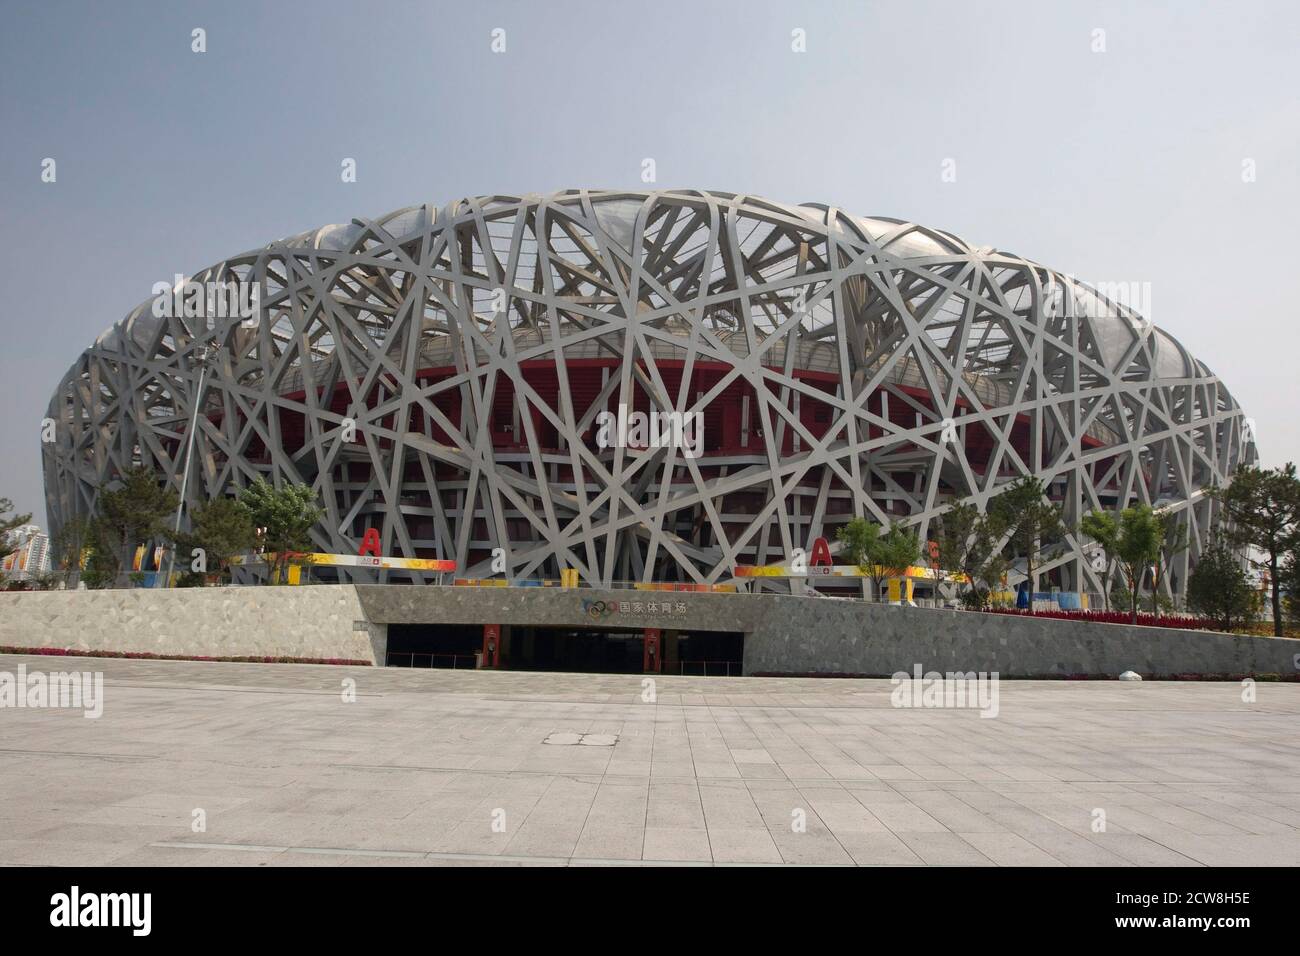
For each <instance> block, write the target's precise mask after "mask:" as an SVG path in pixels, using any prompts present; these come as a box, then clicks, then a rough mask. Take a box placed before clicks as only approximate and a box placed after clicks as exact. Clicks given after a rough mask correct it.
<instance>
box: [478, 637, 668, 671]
mask: <svg viewBox="0 0 1300 956" xmlns="http://www.w3.org/2000/svg"><path fill="white" fill-rule="evenodd" d="M501 646H502V648H503V649H504V650H505V658H504V660H502V662H501V666H502V667H504V668H506V669H508V670H515V671H570V672H574V673H583V674H640V673H642V672H643V670H644V665H643V659H644V654H645V633H644V631H642V630H641V629H640V628H636V629H632V628H586V627H581V628H580V627H511V628H510V629H509V634H508V635H506V636H504V637H503V639H502V644H501Z"/></svg>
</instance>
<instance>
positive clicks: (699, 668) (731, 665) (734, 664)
mask: <svg viewBox="0 0 1300 956" xmlns="http://www.w3.org/2000/svg"><path fill="white" fill-rule="evenodd" d="M710 668H712V671H713V673H712V674H710V673H709V670H710ZM733 669H734V670H735V672H736V675H735V676H737V677H739V676H740V675H741V674H742V673H743V671H742V670H741V666H740V661H678V662H677V673H678V674H679V675H680V676H682V677H731V676H732V673H731V672H732V670H733Z"/></svg>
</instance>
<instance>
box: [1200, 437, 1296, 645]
mask: <svg viewBox="0 0 1300 956" xmlns="http://www.w3.org/2000/svg"><path fill="white" fill-rule="evenodd" d="M1210 493H1211V494H1212V495H1214V497H1216V498H1217V499H1218V500H1219V501H1221V502H1223V512H1224V513H1223V523H1224V526H1225V528H1226V534H1227V540H1228V543H1229V544H1231V545H1233V546H1234V547H1238V548H1255V549H1257V550H1258V551H1259V552H1261V553H1262V554H1263V555H1264V560H1262V561H1256V560H1254V559H1251V564H1253V565H1254V566H1255V567H1257V568H1264V569H1267V570H1268V574H1269V581H1270V582H1271V584H1272V594H1271V598H1272V609H1273V634H1274V636H1276V637H1281V636H1282V589H1281V580H1280V579H1281V570H1282V563H1283V561H1284V559H1285V557H1286V555H1287V554H1288V553H1290V552H1291V551H1293V550H1295V548H1296V546H1297V539H1298V538H1300V478H1297V477H1296V467H1295V465H1294V464H1291V463H1290V462H1288V463H1287V464H1286V465H1285V466H1283V467H1281V468H1273V469H1271V470H1267V471H1266V470H1263V469H1260V468H1255V467H1247V468H1242V469H1240V470H1239V471H1238V472H1237V473H1236V474H1235V475H1234V476H1233V478H1232V481H1231V483H1230V484H1229V485H1228V487H1227V488H1224V489H1218V488H1216V489H1213V490H1212V491H1211V492H1210ZM1247 557H1249V551H1247Z"/></svg>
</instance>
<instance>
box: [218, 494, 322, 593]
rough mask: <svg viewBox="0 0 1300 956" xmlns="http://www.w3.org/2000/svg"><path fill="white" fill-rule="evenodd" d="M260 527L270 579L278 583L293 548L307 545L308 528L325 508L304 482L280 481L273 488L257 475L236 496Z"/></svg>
mask: <svg viewBox="0 0 1300 956" xmlns="http://www.w3.org/2000/svg"><path fill="white" fill-rule="evenodd" d="M239 501H240V503H241V504H243V505H244V506H245V507H246V508H247V509H248V512H249V514H250V516H251V517H252V520H253V525H254V527H255V528H257V529H259V530H260V540H261V543H262V545H263V547H265V548H266V554H267V571H268V574H269V575H270V582H271V583H272V584H278V583H279V581H280V577H281V575H282V574H283V572H284V569H285V568H286V567H287V566H288V565H289V564H290V562H291V559H292V560H295V561H296V560H297V559H296V558H293V554H294V552H300V551H306V550H307V549H308V548H310V547H311V533H310V532H311V529H312V526H313V525H314V524H316V522H318V521H320V519H321V518H322V517H324V514H325V512H324V511H322V510H321V508H320V507H319V506H318V505H317V504H316V492H314V491H313V490H312V489H311V488H310V487H308V486H307V485H284V486H283V487H280V488H276V487H275V486H273V485H271V484H269V483H268V482H267V481H266V480H265V479H263V478H258V479H257V480H256V481H255V482H253V483H252V484H251V485H249V486H248V487H247V488H245V489H244V490H243V492H242V493H241V494H240V496H239Z"/></svg>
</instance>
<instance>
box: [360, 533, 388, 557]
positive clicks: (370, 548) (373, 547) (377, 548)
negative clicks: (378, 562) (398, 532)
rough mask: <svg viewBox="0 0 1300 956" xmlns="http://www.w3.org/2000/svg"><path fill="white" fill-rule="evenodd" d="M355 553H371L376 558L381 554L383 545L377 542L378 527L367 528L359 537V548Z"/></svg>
mask: <svg viewBox="0 0 1300 956" xmlns="http://www.w3.org/2000/svg"><path fill="white" fill-rule="evenodd" d="M357 554H373V555H374V556H375V557H376V558H378V557H381V556H382V554H383V547H382V546H381V545H380V543H379V529H378V528H367V529H366V534H365V537H363V538H362V539H361V550H360V551H358V552H357Z"/></svg>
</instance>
